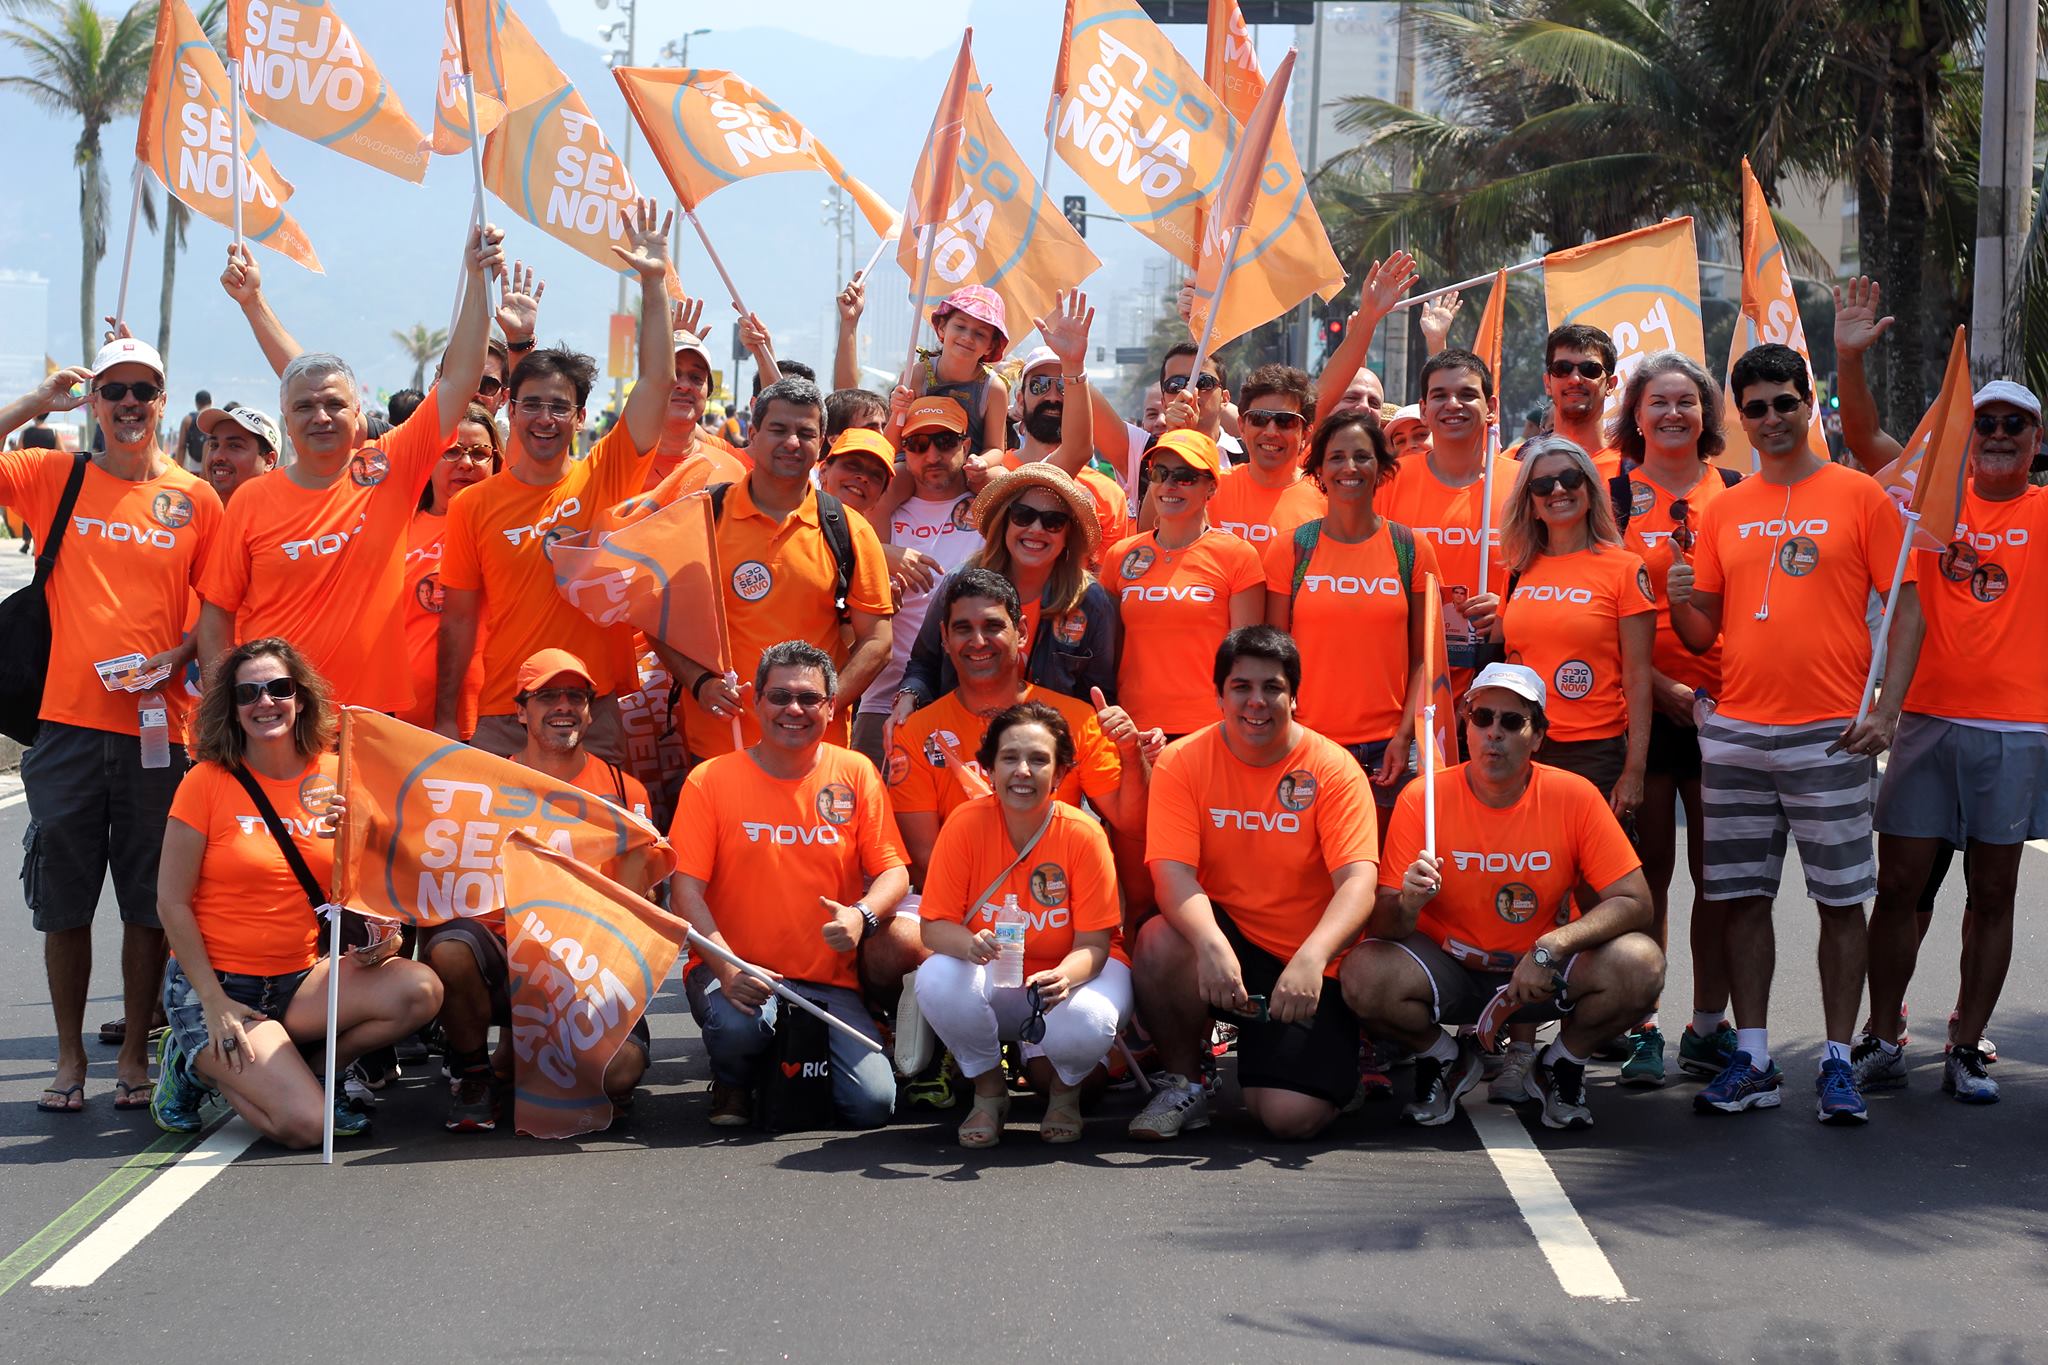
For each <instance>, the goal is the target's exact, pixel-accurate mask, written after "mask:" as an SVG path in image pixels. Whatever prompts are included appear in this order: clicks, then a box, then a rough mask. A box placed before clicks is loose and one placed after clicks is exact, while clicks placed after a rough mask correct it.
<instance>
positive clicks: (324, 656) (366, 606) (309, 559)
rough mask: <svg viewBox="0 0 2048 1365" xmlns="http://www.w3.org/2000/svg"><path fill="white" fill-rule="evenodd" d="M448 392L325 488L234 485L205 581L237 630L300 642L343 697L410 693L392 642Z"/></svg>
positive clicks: (407, 700)
mask: <svg viewBox="0 0 2048 1365" xmlns="http://www.w3.org/2000/svg"><path fill="white" fill-rule="evenodd" d="M439 394H440V390H439V389H438V388H436V389H435V390H434V391H433V392H432V393H429V394H428V395H427V397H426V401H424V402H422V403H421V404H420V406H419V409H418V410H417V411H416V412H414V413H413V415H412V416H411V417H408V418H407V419H406V420H405V422H404V423H403V424H402V425H400V426H397V427H394V428H392V429H391V430H390V431H389V432H387V433H385V435H384V437H383V438H382V439H381V440H380V441H379V442H378V443H377V444H375V445H364V446H362V447H360V448H358V449H357V451H356V453H355V454H354V455H353V456H351V457H350V459H349V463H348V468H347V471H346V472H345V473H343V474H342V476H341V478H339V479H337V480H336V481H335V482H334V483H333V484H331V485H330V486H328V487H326V488H303V487H301V486H300V485H298V484H296V483H294V482H292V478H291V474H290V472H289V471H288V470H285V469H274V470H272V471H271V472H270V473H268V474H265V475H262V476H261V477H259V478H256V479H252V480H250V481H249V482H248V483H245V484H243V485H242V486H241V487H240V488H238V489H236V490H235V496H234V500H233V501H232V502H231V503H230V504H229V505H228V510H227V515H226V517H224V518H223V519H222V522H221V534H220V535H219V537H217V538H216V541H215V544H214V548H213V552H212V553H211V554H210V555H209V556H208V557H207V561H206V572H205V573H204V574H203V575H202V577H201V579H200V585H199V593H200V596H202V597H204V598H205V599H206V600H207V601H208V602H211V603H213V604H214V605H215V606H217V607H219V608H221V609H222V610H223V611H225V612H227V613H228V614H229V615H231V616H233V617H234V618H235V638H236V639H237V640H255V639H260V638H261V637H263V636H266V635H278V636H282V637H283V638H285V639H287V640H289V641H291V642H292V643H293V644H294V645H296V646H298V649H299V652H300V653H301V654H303V655H305V656H306V660H307V662H309V663H310V664H312V665H313V667H314V669H315V670H317V671H318V672H319V674H320V675H321V676H322V677H324V678H326V679H327V682H328V685H329V686H330V687H332V688H333V689H334V700H335V701H336V702H338V703H340V704H343V705H348V706H363V707H368V708H369V709H370V710H372V711H389V712H393V713H396V712H399V711H402V710H404V709H405V708H406V707H407V706H408V705H410V704H411V702H412V700H413V696H412V671H411V670H410V669H408V668H404V667H399V666H396V665H395V663H394V660H393V659H392V657H391V648H392V643H393V642H394V641H398V640H402V639H404V638H405V540H406V533H407V531H408V530H409V529H410V528H411V526H412V517H413V513H414V512H415V511H417V510H418V509H419V502H420V490H421V489H423V488H425V487H426V486H427V480H428V479H429V478H431V477H432V476H433V473H434V466H435V465H437V464H439V463H440V460H441V411H440V406H439Z"/></svg>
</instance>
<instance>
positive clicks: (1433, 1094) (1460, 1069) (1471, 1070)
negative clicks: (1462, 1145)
mask: <svg viewBox="0 0 2048 1365" xmlns="http://www.w3.org/2000/svg"><path fill="white" fill-rule="evenodd" d="M1482 1071H1483V1063H1482V1062H1481V1060H1480V1056H1479V1044H1478V1043H1477V1042H1475V1041H1473V1040H1472V1039H1470V1038H1461V1039H1459V1040H1458V1055H1457V1056H1456V1057H1454V1058H1452V1059H1451V1060H1450V1061H1449V1062H1443V1061H1439V1060H1437V1059H1436V1058H1435V1057H1431V1056H1429V1055H1427V1054H1426V1053H1418V1054H1417V1055H1416V1058H1415V1099H1414V1100H1413V1101H1412V1102H1411V1103H1409V1104H1406V1105H1404V1106H1402V1109H1401V1122H1403V1123H1414V1124H1420V1125H1421V1126H1423V1127H1425V1128H1435V1127H1437V1126H1438V1125H1440V1124H1445V1123H1449V1122H1450V1121H1451V1116H1452V1115H1453V1114H1455V1113H1457V1112H1458V1101H1459V1100H1461V1099H1463V1098H1464V1097H1465V1095H1466V1093H1467V1092H1468V1091H1470V1090H1471V1089H1472V1087H1473V1086H1475V1085H1478V1084H1479V1078H1480V1075H1481V1074H1482Z"/></svg>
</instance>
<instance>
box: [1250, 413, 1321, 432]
mask: <svg viewBox="0 0 2048 1365" xmlns="http://www.w3.org/2000/svg"><path fill="white" fill-rule="evenodd" d="M1237 420H1238V421H1240V422H1243V423H1245V424H1246V425H1248V426H1255V427H1277V428H1278V429H1279V430H1281V431H1300V430H1301V429H1302V428H1303V427H1305V426H1307V425H1308V418H1306V417H1304V416H1302V415H1301V414H1300V413H1298V412H1281V411H1277V410H1276V409H1273V408H1250V409H1248V410H1246V411H1244V412H1240V413H1239V414H1238V415H1237Z"/></svg>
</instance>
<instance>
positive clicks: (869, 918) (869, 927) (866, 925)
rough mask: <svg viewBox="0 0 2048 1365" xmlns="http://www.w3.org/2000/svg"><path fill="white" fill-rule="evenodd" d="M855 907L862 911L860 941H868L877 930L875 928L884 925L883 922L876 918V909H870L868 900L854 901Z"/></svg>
mask: <svg viewBox="0 0 2048 1365" xmlns="http://www.w3.org/2000/svg"><path fill="white" fill-rule="evenodd" d="M853 908H854V909H856V910H858V911H860V922H861V930H860V941H861V942H862V943H866V942H867V941H868V938H869V936H870V935H872V934H873V933H874V932H875V930H877V929H879V928H881V927H882V922H881V921H880V920H878V919H876V918H875V912H874V911H872V910H870V909H868V903H867V902H866V901H855V902H854V903H853Z"/></svg>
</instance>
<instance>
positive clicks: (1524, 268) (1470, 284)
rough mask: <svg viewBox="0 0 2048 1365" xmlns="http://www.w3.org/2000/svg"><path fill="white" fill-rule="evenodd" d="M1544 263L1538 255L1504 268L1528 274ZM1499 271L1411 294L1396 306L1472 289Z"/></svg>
mask: <svg viewBox="0 0 2048 1365" xmlns="http://www.w3.org/2000/svg"><path fill="white" fill-rule="evenodd" d="M1542 264H1543V258H1542V257H1541V256H1538V257H1537V258H1536V259H1535V260H1533V261H1518V262H1517V263H1515V264H1514V265H1510V266H1503V267H1502V270H1505V271H1506V272H1507V273H1508V274H1510V275H1522V274H1526V273H1527V272H1529V271H1531V270H1534V269H1536V268H1537V267H1538V266H1540V265H1542ZM1499 273H1501V272H1500V271H1496V270H1489V271H1487V272H1486V273H1485V274H1484V275H1474V276H1473V277H1472V278H1471V279H1469V280H1459V281H1458V282H1457V283H1456V284H1447V285H1444V286H1443V287H1442V288H1440V289H1432V290H1430V291H1429V292H1428V293H1426V294H1410V295H1409V296H1408V297H1407V298H1405V299H1402V300H1400V301H1399V302H1398V303H1396V304H1395V305H1394V307H1395V308H1396V309H1401V308H1420V307H1421V306H1422V305H1423V304H1425V303H1428V302H1429V301H1430V300H1431V299H1433V298H1436V297H1437V296H1439V295H1442V294H1455V293H1458V292H1459V291H1461V290H1465V289H1471V288H1474V287H1475V286H1478V285H1482V284H1485V283H1486V282H1487V281H1488V280H1490V279H1492V278H1493V277H1494V276H1495V275H1497V274H1499Z"/></svg>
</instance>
